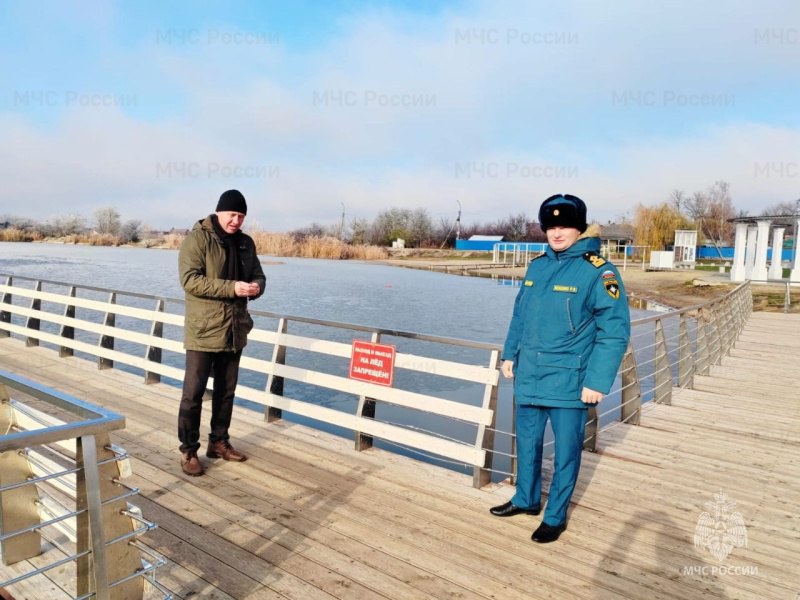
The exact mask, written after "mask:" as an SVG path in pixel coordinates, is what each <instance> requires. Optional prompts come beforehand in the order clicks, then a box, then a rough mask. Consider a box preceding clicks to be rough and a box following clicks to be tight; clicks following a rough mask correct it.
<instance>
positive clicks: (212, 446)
mask: <svg viewBox="0 0 800 600" xmlns="http://www.w3.org/2000/svg"><path fill="white" fill-rule="evenodd" d="M206 456H207V457H208V458H224V459H225V460H232V461H235V462H244V461H246V460H247V456H245V455H244V454H242V453H241V452H239V451H238V450H236V449H234V447H233V446H231V443H230V442H229V441H228V440H220V441H218V442H208V448H206Z"/></svg>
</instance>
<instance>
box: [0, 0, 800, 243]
mask: <svg viewBox="0 0 800 600" xmlns="http://www.w3.org/2000/svg"><path fill="white" fill-rule="evenodd" d="M722 9H724V10H722ZM797 16H800V9H798V8H795V7H794V5H787V4H785V3H777V2H766V3H760V4H759V5H758V6H754V5H752V3H749V2H744V1H741V2H725V3H721V2H719V3H716V2H715V3H711V4H706V5H697V4H696V3H689V2H679V3H672V4H670V5H664V6H661V5H644V4H641V3H640V2H634V1H633V0H630V1H627V2H621V3H617V4H614V5H601V4H598V3H593V2H567V3H563V4H560V5H549V4H546V5H545V4H540V3H529V2H519V3H510V4H509V3H502V4H499V3H493V2H485V3H484V2H478V3H475V4H473V5H469V6H468V8H466V9H463V10H461V11H460V12H455V11H454V10H452V9H451V10H450V11H448V12H444V13H441V14H440V15H438V16H434V17H429V16H420V15H412V14H401V13H398V12H391V11H380V12H367V13H361V14H355V15H350V16H348V17H346V18H343V19H342V22H341V23H340V29H339V30H340V31H342V32H344V33H342V34H340V36H339V37H338V38H335V39H333V41H329V42H326V43H325V44H324V45H320V46H317V47H315V48H314V47H312V48H311V49H304V50H302V51H298V50H293V49H292V48H287V47H284V46H282V45H280V44H263V45H249V46H248V45H240V46H236V45H230V46H224V47H221V48H217V47H210V46H208V45H198V46H197V47H193V46H191V47H186V46H185V45H183V46H181V45H169V44H163V43H162V44H157V43H156V40H154V39H153V38H152V36H151V38H149V39H147V40H143V41H141V42H140V43H137V44H135V45H134V46H133V48H132V49H131V48H125V49H123V48H119V47H116V46H113V45H112V46H110V47H108V57H107V59H106V62H107V63H108V65H109V68H110V69H113V68H114V65H117V69H122V72H116V71H115V73H114V74H113V77H111V74H110V73H109V79H108V81H105V80H104V79H103V77H99V78H98V79H97V81H96V82H95V86H94V87H93V88H92V89H93V90H96V91H93V92H92V93H95V94H101V95H102V94H104V93H108V94H111V95H113V94H114V93H115V89H118V88H120V87H124V88H125V89H126V90H133V91H132V92H129V93H130V94H132V95H133V97H134V99H135V102H134V106H125V105H122V106H119V105H117V106H106V107H80V106H69V107H64V106H55V107H52V108H53V110H54V111H56V112H57V115H56V117H55V118H52V117H51V118H50V120H49V121H48V122H45V123H42V122H40V121H39V120H38V117H37V114H35V113H36V112H37V111H29V110H26V107H19V106H12V105H11V104H13V103H11V102H7V103H6V105H5V106H4V105H3V104H0V128H2V130H3V132H4V135H3V139H2V141H0V176H2V177H3V180H4V182H5V184H4V187H3V189H2V190H0V214H3V213H11V214H25V216H31V217H34V218H46V217H47V216H50V215H57V214H66V213H75V212H78V213H82V214H84V215H90V214H91V213H92V212H93V211H94V210H95V209H96V208H98V207H101V206H108V205H114V206H116V207H117V208H118V209H119V210H120V212H121V213H122V214H123V216H124V217H125V218H137V219H141V220H144V221H146V222H149V223H152V224H154V225H158V226H162V227H169V226H187V225H188V224H189V223H191V222H192V221H193V220H194V219H196V218H198V217H200V216H202V215H203V214H205V213H206V212H209V211H210V210H212V209H213V206H214V204H215V200H216V198H217V197H218V195H219V193H220V192H221V191H223V190H224V189H228V188H230V187H237V188H239V189H241V190H242V191H243V192H245V194H246V196H247V197H248V200H249V202H250V207H251V208H250V215H251V220H254V221H258V222H259V223H260V225H261V226H262V227H264V228H267V229H280V230H285V229H290V228H296V227H301V226H304V225H307V224H309V223H311V222H312V221H317V222H321V223H336V222H338V219H339V218H340V216H341V204H342V203H344V204H345V206H346V211H347V213H348V218H350V217H352V216H360V217H367V218H370V217H372V216H374V215H375V214H376V213H377V212H378V211H379V210H381V209H384V208H388V207H390V206H404V207H411V208H414V207H418V206H423V207H425V208H427V209H428V210H429V212H430V213H431V214H432V215H434V216H443V217H448V218H450V217H451V216H453V215H454V214H455V211H456V210H457V204H456V200H459V201H460V202H461V204H462V206H463V209H464V221H465V222H483V221H489V220H494V219H496V218H498V217H501V216H505V215H507V214H509V213H517V212H520V211H526V212H529V213H533V212H534V211H535V208H536V207H537V206H538V203H539V202H540V201H541V199H543V198H544V197H546V196H547V195H550V194H551V193H555V192H559V191H564V192H571V193H577V194H579V195H583V196H585V197H586V199H587V201H588V202H589V207H590V211H591V213H592V214H593V215H594V216H596V217H597V218H598V219H600V220H608V219H614V218H616V217H618V216H621V215H624V214H626V213H629V212H630V211H631V209H632V207H633V206H635V204H636V203H638V202H642V203H645V204H651V203H655V202H660V201H663V200H665V199H666V198H667V196H668V194H669V192H670V191H671V190H672V189H675V188H681V189H684V190H686V191H694V190H699V189H704V188H706V187H707V186H709V185H710V184H711V183H713V182H714V181H715V180H718V179H723V180H726V181H728V182H730V183H731V189H732V193H733V198H734V204H735V206H736V207H737V208H739V209H742V210H747V211H749V212H750V213H751V214H754V213H758V212H760V210H761V208H762V206H766V205H769V204H774V203H776V202H781V201H793V200H794V199H795V198H796V197H797V196H800V190H798V188H797V184H798V180H800V173H798V161H800V155H798V152H797V148H798V147H800V145H798V142H800V128H799V127H798V123H797V119H796V116H792V115H793V114H794V112H793V111H794V110H795V109H794V105H795V104H794V103H793V102H792V98H794V99H796V98H797V93H798V92H797V91H796V89H795V91H793V92H792V91H787V85H786V81H785V80H786V79H787V78H793V80H794V83H795V84H797V83H798V82H797V74H796V67H795V66H794V64H795V63H794V62H792V61H796V53H797V47H798V46H799V44H795V45H792V44H791V43H789V42H788V40H790V39H791V37H790V33H789V29H788V28H787V26H786V24H787V23H791V22H795V23H796V22H797V18H796V17H797ZM792 18H794V21H792V20H791V19H792ZM111 20H113V16H111V15H103V18H102V21H103V22H107V21H111ZM76 27H77V26H76ZM97 27H98V26H97V24H95V25H93V26H92V27H91V28H90V29H89V30H88V34H91V35H99V34H98V33H97ZM782 28H783V29H782ZM227 29H230V26H227ZM227 29H226V30H227ZM765 32H766V33H765ZM782 32H783V33H782ZM783 34H785V35H784V37H783V38H781V37H780V36H781V35H783ZM112 39H113V36H107V38H106V39H105V40H104V43H108V44H113V43H114V42H113V41H112ZM12 85H14V84H13V83H12ZM104 86H106V87H104ZM794 87H795V88H800V86H794ZM110 88H111V89H110ZM109 89H110V91H106V90H109ZM10 93H13V90H11V92H10ZM116 93H117V94H120V93H124V92H116ZM38 108H39V109H41V108H45V109H46V108H47V107H41V106H40V107H38ZM38 112H41V111H38ZM20 199H24V201H22V202H21V200H20Z"/></svg>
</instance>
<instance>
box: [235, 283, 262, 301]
mask: <svg viewBox="0 0 800 600" xmlns="http://www.w3.org/2000/svg"><path fill="white" fill-rule="evenodd" d="M260 291H261V288H260V287H259V285H258V284H257V283H248V282H246V281H237V282H236V283H235V284H233V293H234V294H236V295H237V296H240V297H244V298H252V297H253V296H258V294H259V292H260Z"/></svg>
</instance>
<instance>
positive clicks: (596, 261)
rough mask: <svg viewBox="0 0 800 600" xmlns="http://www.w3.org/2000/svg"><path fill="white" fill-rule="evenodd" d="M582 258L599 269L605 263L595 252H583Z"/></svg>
mask: <svg viewBox="0 0 800 600" xmlns="http://www.w3.org/2000/svg"><path fill="white" fill-rule="evenodd" d="M583 258H584V260H587V261H588V262H590V263H591V264H592V266H593V267H594V268H595V269H599V268H600V267H602V266H603V265H604V264H606V259H605V258H603V257H602V256H600V255H599V254H598V253H597V252H593V251H590V252H584V253H583Z"/></svg>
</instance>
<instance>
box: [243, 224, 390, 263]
mask: <svg viewBox="0 0 800 600" xmlns="http://www.w3.org/2000/svg"><path fill="white" fill-rule="evenodd" d="M248 234H249V235H250V237H252V238H253V241H254V242H255V243H256V250H257V252H258V253H259V254H266V255H268V256H299V257H302V258H329V259H334V260H339V259H355V260H380V259H383V258H386V257H387V256H388V255H389V254H388V252H387V251H386V248H382V247H380V246H365V245H350V244H347V243H345V242H343V241H341V240H339V239H337V238H334V237H328V236H309V237H306V238H303V239H296V238H294V237H293V236H291V235H289V234H288V233H267V232H266V231H249V232H248Z"/></svg>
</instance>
